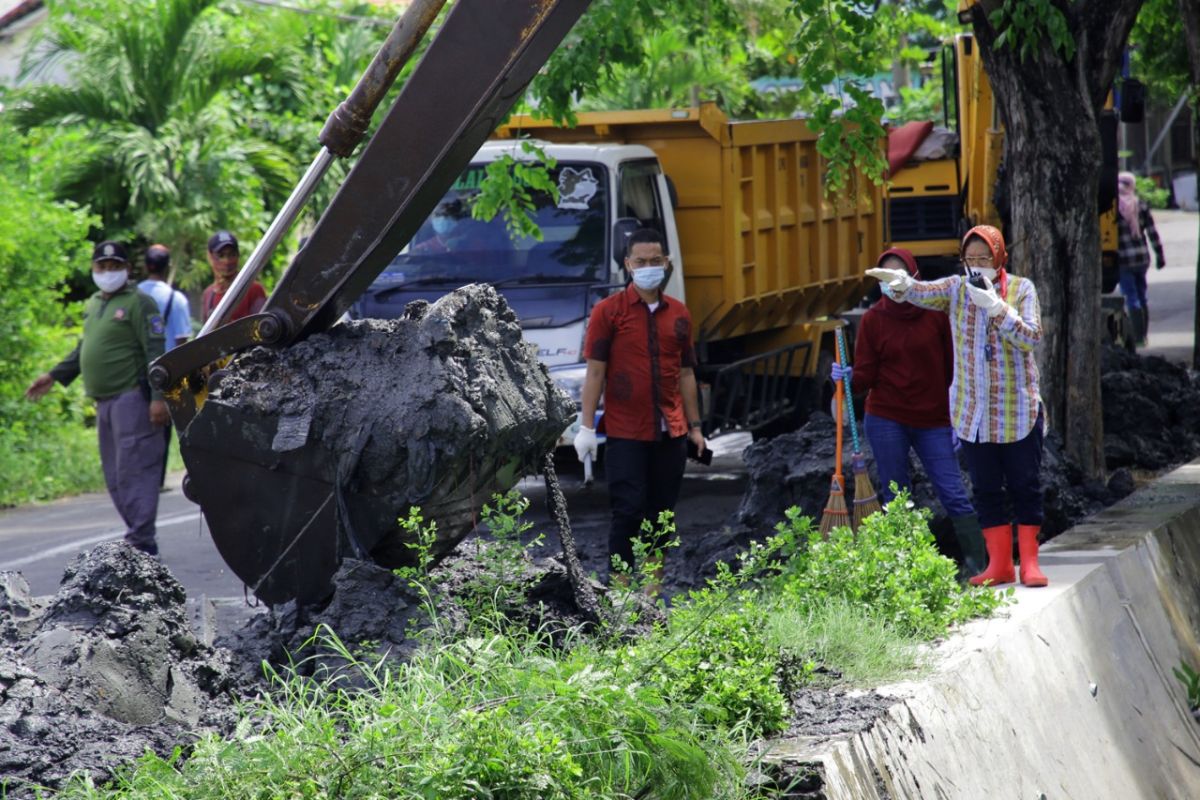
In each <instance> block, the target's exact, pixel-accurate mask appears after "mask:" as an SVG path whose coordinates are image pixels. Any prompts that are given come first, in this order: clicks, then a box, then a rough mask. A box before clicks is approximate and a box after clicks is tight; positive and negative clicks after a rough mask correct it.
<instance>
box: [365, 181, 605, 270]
mask: <svg viewBox="0 0 1200 800" xmlns="http://www.w3.org/2000/svg"><path fill="white" fill-rule="evenodd" d="M485 168H486V165H485V164H472V165H471V166H470V167H468V168H467V171H466V172H464V173H463V175H462V176H461V177H460V178H459V179H458V180H457V181H456V182H455V184H454V186H453V187H452V188H451V189H450V191H449V192H447V193H446V194H445V196H444V197H443V198H442V199H441V202H439V203H438V205H437V207H436V208H435V209H434V212H433V214H431V215H430V217H429V218H428V219H427V220H425V222H424V223H422V225H421V227H420V229H418V230H417V233H416V235H414V236H413V238H412V241H411V242H409V243H408V245H406V246H405V248H404V249H403V250H402V251H400V254H399V255H398V256H396V258H395V260H393V261H392V263H391V264H390V265H388V267H387V270H386V278H385V279H386V280H387V281H388V282H389V283H392V284H396V283H401V284H434V283H440V282H442V281H446V282H457V283H464V282H469V281H488V282H491V283H507V284H512V283H522V282H528V283H539V282H543V283H554V282H561V281H588V282H591V281H596V280H599V276H600V275H601V272H602V268H603V267H604V265H605V264H606V260H605V259H606V256H605V243H606V239H607V237H606V235H605V232H606V231H607V229H608V222H607V209H608V200H607V192H606V189H605V187H606V185H607V178H606V174H605V168H604V167H603V166H602V165H600V164H590V163H582V162H579V163H565V162H559V163H558V165H557V166H556V167H555V168H554V169H551V170H549V172H550V178H551V180H553V181H554V182H555V183H556V184H557V186H558V194H559V196H558V200H557V201H555V199H554V197H553V196H551V195H550V194H549V193H547V192H532V193H531V195H530V201H531V203H532V205H533V209H532V216H533V218H534V220H535V221H536V222H537V225H538V227H539V228H541V231H542V237H543V238H542V241H538V240H537V239H534V238H531V237H520V238H516V239H514V238H512V237H510V235H509V233H508V231H507V230H506V229H505V223H504V218H503V216H502V215H499V214H498V215H497V216H496V217H495V218H494V219H492V220H491V221H490V222H483V221H481V220H476V219H472V217H471V204H472V202H473V201H474V199H475V196H476V195H477V194H478V193H479V186H480V184H481V183H482V182H483V178H484V170H485Z"/></svg>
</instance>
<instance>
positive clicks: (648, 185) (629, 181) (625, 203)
mask: <svg viewBox="0 0 1200 800" xmlns="http://www.w3.org/2000/svg"><path fill="white" fill-rule="evenodd" d="M659 173H660V170H659V166H658V162H656V161H652V160H646V161H628V162H626V163H624V164H622V165H621V189H620V193H619V194H618V196H617V218H618V219H620V218H622V217H633V218H635V219H637V221H638V222H640V223H641V225H642V227H643V228H654V229H655V230H657V231H658V232H659V233H663V234H665V233H666V229H665V228H664V226H663V215H662V205H661V204H660V202H659V194H658V176H659Z"/></svg>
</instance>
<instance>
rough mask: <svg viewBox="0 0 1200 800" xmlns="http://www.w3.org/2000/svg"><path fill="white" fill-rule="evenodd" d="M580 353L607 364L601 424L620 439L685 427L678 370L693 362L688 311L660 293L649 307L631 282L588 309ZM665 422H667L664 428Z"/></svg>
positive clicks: (647, 437) (654, 436) (675, 433)
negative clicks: (589, 313)
mask: <svg viewBox="0 0 1200 800" xmlns="http://www.w3.org/2000/svg"><path fill="white" fill-rule="evenodd" d="M583 354H584V358H587V359H588V360H591V361H603V362H605V364H607V369H606V370H605V387H604V418H603V419H602V420H601V422H600V429H601V430H602V431H603V432H604V433H606V434H608V435H609V436H613V437H616V438H619V439H639V440H642V441H654V440H655V439H657V438H659V436H660V434H661V433H662V431H663V430H664V429H665V430H666V432H667V434H668V435H669V436H672V437H674V436H683V435H685V434H686V433H687V432H688V423H687V417H686V416H685V414H684V410H683V395H682V394H681V393H680V391H679V375H680V371H681V370H683V369H685V368H687V369H690V368H693V367H695V366H696V350H695V347H694V346H693V344H692V317H691V314H689V313H688V310H687V306H685V305H684V304H683V302H682V301H680V300H677V299H675V298H673V297H669V296H667V295H665V294H664V295H661V300H660V301H659V303H658V307H657V308H655V309H654V311H653V312H651V311H650V306H648V305H646V303H645V301H644V300H642V298H641V296H640V295H639V294H638V293H637V290H636V289H634V287H633V286H632V285H631V286H629V287H628V288H626V289H625V291H623V292H618V293H617V294H614V295H611V296H609V297H606V298H605V299H603V300H601V301H600V302H599V303H597V304H596V307H595V308H594V309H592V317H591V320H589V322H588V329H587V336H586V337H585V340H584V347H583ZM664 423H665V428H664Z"/></svg>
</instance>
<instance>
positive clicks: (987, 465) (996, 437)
mask: <svg viewBox="0 0 1200 800" xmlns="http://www.w3.org/2000/svg"><path fill="white" fill-rule="evenodd" d="M960 252H961V256H962V262H963V266H964V270H965V272H966V273H967V274H964V275H951V276H950V277H947V278H942V279H941V280H938V281H932V282H930V283H920V282H917V281H915V280H913V278H912V276H911V275H909V274H908V272H907V271H905V270H897V269H888V268H875V269H870V270H867V274H868V275H871V276H872V277H875V278H878V279H879V280H880V284H881V288H882V289H883V292H884V294H885V295H888V296H890V297H892V299H894V300H897V301H907V302H909V303H912V304H914V305H918V306H921V307H922V308H928V309H932V310H935V311H943V312H945V313H946V314H948V315H949V321H950V332H951V335H952V336H953V339H954V380H953V382H952V383H951V385H950V416H951V420H952V422H953V425H954V430H955V433H957V434H958V438H959V441H961V442H962V446H963V452H964V454H965V455H966V458H967V468H968V469H969V470H970V473H971V486H972V489H973V490H974V500H975V510H976V512H977V513H978V514H979V521H980V523H981V525H982V526H983V538H984V540H985V542H986V544H987V555H988V566H987V569H986V570H984V571H983V572H982V573H981V574H979V575H976V576H975V577H973V578H971V583H973V584H976V585H979V584H1002V583H1011V582H1012V581H1014V580H1015V579H1016V574H1015V572H1014V568H1013V557H1012V526H1013V523H1014V522H1015V523H1016V526H1017V546H1018V550H1019V552H1020V556H1021V571H1020V577H1021V583H1023V584H1025V585H1026V586H1045V585H1046V584H1047V580H1046V576H1045V575H1044V574H1043V573H1042V571H1041V569H1039V568H1038V534H1039V533H1040V532H1041V526H1042V516H1043V511H1042V486H1041V477H1040V475H1039V472H1040V469H1041V463H1042V434H1043V424H1044V423H1043V415H1042V399H1041V395H1040V392H1039V389H1038V370H1037V360H1036V359H1035V357H1034V350H1035V349H1036V348H1037V345H1038V343H1039V342H1040V341H1041V339H1042V322H1041V311H1040V310H1039V308H1038V299H1037V290H1036V289H1035V288H1034V286H1033V282H1032V281H1030V280H1028V279H1026V278H1021V277H1018V276H1016V275H1010V274H1009V273H1008V271H1007V269H1006V267H1007V261H1008V252H1007V250H1006V249H1005V246H1004V237H1003V236H1002V235H1001V234H1000V231H998V230H997V229H995V228H993V227H992V226H990V225H977V226H976V227H974V228H972V229H971V230H969V231H967V235H966V236H964V237H963V240H962V245H961V249H960ZM1010 506H1011V508H1012V512H1013V515H1012V516H1011V517H1010V516H1009V512H1008V508H1009V507H1010Z"/></svg>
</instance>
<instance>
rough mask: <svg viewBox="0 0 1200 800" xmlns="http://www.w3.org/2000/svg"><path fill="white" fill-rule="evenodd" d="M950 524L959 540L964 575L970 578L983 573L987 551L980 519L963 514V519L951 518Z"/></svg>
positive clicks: (972, 515)
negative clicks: (984, 545)
mask: <svg viewBox="0 0 1200 800" xmlns="http://www.w3.org/2000/svg"><path fill="white" fill-rule="evenodd" d="M950 524H952V525H953V526H954V538H956V539H958V549H959V550H961V551H962V558H963V574H964V575H965V576H966V577H968V578H969V577H971V576H972V575H978V574H979V573H981V572H983V570H984V568H985V567H986V566H987V551H985V550H984V547H983V530H982V529H981V528H980V527H979V517H977V516H975V515H974V514H963V515H962V516H961V517H951V518H950Z"/></svg>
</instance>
